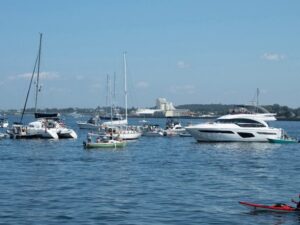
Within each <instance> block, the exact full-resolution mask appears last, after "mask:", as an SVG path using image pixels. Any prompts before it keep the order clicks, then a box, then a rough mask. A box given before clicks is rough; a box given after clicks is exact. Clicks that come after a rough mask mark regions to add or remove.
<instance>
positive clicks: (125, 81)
mask: <svg viewBox="0 0 300 225" xmlns="http://www.w3.org/2000/svg"><path fill="white" fill-rule="evenodd" d="M123 56H124V92H125V119H126V121H127V62H126V52H124V55H123Z"/></svg>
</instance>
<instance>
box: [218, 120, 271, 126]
mask: <svg viewBox="0 0 300 225" xmlns="http://www.w3.org/2000/svg"><path fill="white" fill-rule="evenodd" d="M215 123H222V124H236V125H238V126H240V127H265V125H264V124H262V123H260V122H258V121H255V120H251V119H242V118H238V119H217V120H216V121H215Z"/></svg>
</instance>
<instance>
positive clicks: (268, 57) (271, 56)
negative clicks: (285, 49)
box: [261, 52, 286, 61]
mask: <svg viewBox="0 0 300 225" xmlns="http://www.w3.org/2000/svg"><path fill="white" fill-rule="evenodd" d="M261 58H262V59H264V60H268V61H280V60H284V59H285V58H286V56H285V55H284V54H279V53H272V52H266V53H264V54H262V56H261Z"/></svg>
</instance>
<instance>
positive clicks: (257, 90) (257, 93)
mask: <svg viewBox="0 0 300 225" xmlns="http://www.w3.org/2000/svg"><path fill="white" fill-rule="evenodd" d="M258 100H259V88H257V89H256V106H258V104H259V102H258Z"/></svg>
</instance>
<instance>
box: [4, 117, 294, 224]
mask: <svg viewBox="0 0 300 225" xmlns="http://www.w3.org/2000/svg"><path fill="white" fill-rule="evenodd" d="M66 122H67V124H69V125H70V126H71V127H72V128H74V129H76V131H77V132H78V135H79V138H78V139H77V140H60V141H53V140H9V139H6V140H0V159H1V163H0V181H1V182H0V224H44V225H48V224H137V225H141V224H157V225H159V224H180V225H182V224H299V223H300V218H299V217H298V215H297V214H296V213H291V214H278V213H256V214H253V213H251V212H250V211H249V210H248V209H247V208H245V207H243V206H241V205H239V204H238V201H241V200H243V201H252V202H257V203H274V202H286V203H289V201H290V199H291V198H292V197H293V198H295V199H297V196H298V193H300V162H299V159H300V151H299V150H300V148H299V147H300V145H299V144H289V145H277V144H259V143H229V144H226V143H221V144H198V143H196V142H195V140H194V139H193V138H182V137H172V138H165V137H158V138H153V137H142V138H141V139H140V140H139V141H135V142H131V143H129V144H128V146H127V147H126V148H124V149H122V150H92V151H87V150H84V149H83V147H82V141H83V140H84V139H85V137H86V131H82V130H80V131H79V130H78V129H77V128H76V124H75V119H74V118H72V117H68V118H66ZM135 122H137V120H136V121H135ZM155 122H157V123H160V124H164V122H165V120H156V121H155ZM183 122H185V123H187V122H188V120H186V121H183ZM192 122H193V123H196V121H195V120H194V121H192ZM275 125H276V126H277V127H282V128H284V129H286V130H287V131H288V133H289V134H291V135H293V136H298V137H300V122H276V123H275Z"/></svg>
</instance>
